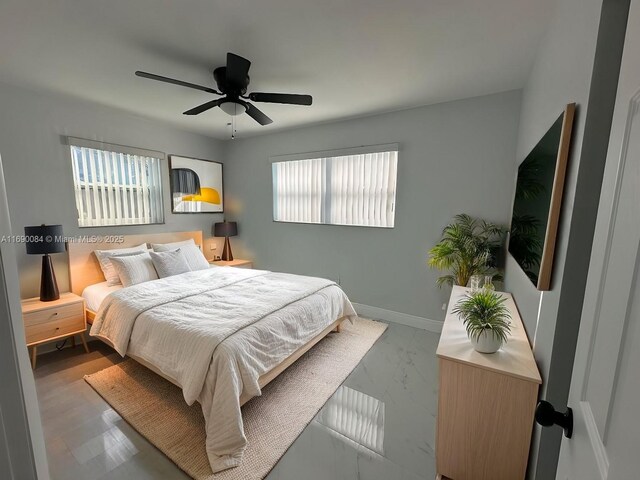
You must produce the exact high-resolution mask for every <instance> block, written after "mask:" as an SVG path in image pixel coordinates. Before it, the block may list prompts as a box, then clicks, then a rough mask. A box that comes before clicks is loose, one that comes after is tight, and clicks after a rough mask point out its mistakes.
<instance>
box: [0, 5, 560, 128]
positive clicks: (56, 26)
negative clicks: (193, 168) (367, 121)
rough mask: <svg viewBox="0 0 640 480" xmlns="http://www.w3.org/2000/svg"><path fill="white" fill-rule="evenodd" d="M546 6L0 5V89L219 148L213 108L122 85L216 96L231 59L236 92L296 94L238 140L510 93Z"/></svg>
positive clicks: (192, 98)
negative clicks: (146, 123)
mask: <svg viewBox="0 0 640 480" xmlns="http://www.w3.org/2000/svg"><path fill="white" fill-rule="evenodd" d="M554 3H555V0H482V1H479V0H395V1H392V0H254V1H249V0H173V1H169V0H165V1H162V2H161V1H158V0H53V1H52V0H2V2H0V81H2V82H6V83H12V84H21V85H24V86H26V87H29V88H35V89H44V90H49V91H55V92H59V93H64V94H69V95H73V96H76V97H81V98H84V99H89V100H92V101H95V102H98V103H101V104H104V105H110V106H113V107H117V108H122V109H126V110H128V111H131V112H135V113H137V114H141V115H144V116H147V117H151V118H155V119H160V120H163V121H167V122H171V123H172V124H174V125H176V126H178V127H180V128H183V129H188V130H192V131H195V132H199V133H203V134H206V135H210V136H214V137H217V138H228V137H229V134H230V130H229V127H227V126H226V125H227V122H228V121H229V119H230V117H228V116H227V115H226V114H225V113H223V112H222V111H221V110H220V109H218V108H216V109H213V110H211V111H209V112H206V113H203V114H201V115H199V116H197V117H187V116H184V115H182V112H183V111H185V110H187V109H189V108H191V107H194V106H196V105H199V104H200V103H204V102H206V101H209V100H212V99H213V98H216V97H214V96H212V95H210V94H207V93H205V92H200V91H197V90H190V89H187V88H183V87H179V86H175V85H168V84H163V83H159V82H153V81H151V80H145V79H142V78H138V77H136V76H134V71H135V70H145V71H148V72H152V73H157V74H160V75H164V76H168V77H173V78H178V79H181V80H185V81H188V82H192V83H198V84H201V85H207V86H211V87H215V84H214V82H213V77H212V75H211V71H212V70H213V68H214V67H217V66H220V65H224V64H225V61H226V52H227V51H231V52H234V53H236V54H238V55H241V56H244V57H246V58H248V59H249V60H251V61H252V66H251V71H250V76H251V85H250V88H249V91H263V92H285V93H307V94H311V95H313V98H314V104H313V106H311V107H303V106H283V105H274V104H259V105H258V106H259V107H260V108H261V109H262V110H263V111H264V112H265V113H266V114H267V115H269V116H270V117H271V118H272V119H273V120H274V123H273V124H271V125H269V126H266V127H261V126H259V125H258V124H256V123H255V122H254V121H253V120H252V119H251V118H249V117H247V116H246V115H242V116H241V117H238V121H237V128H238V137H243V136H249V135H253V134H257V133H266V132H269V131H275V130H277V129H282V128H292V127H296V126H301V125H305V124H311V123H319V122H326V121H332V120H337V119H342V118H348V117H356V116H362V115H369V114H373V113H378V112H384V111H391V110H399V109H404V108H410V107H415V106H419V105H426V104H432V103H437V102H442V101H447V100H453V99H460V98H466V97H472V96H476V95H482V94H488V93H494V92H499V91H505V90H510V89H516V88H520V87H522V86H523V84H524V82H525V79H526V76H527V74H528V72H529V70H530V68H531V65H532V62H533V59H534V56H535V51H536V47H537V44H538V41H539V39H540V38H541V36H542V35H543V33H544V31H545V28H546V23H547V17H548V15H549V11H550V10H551V7H552V5H553V4H554Z"/></svg>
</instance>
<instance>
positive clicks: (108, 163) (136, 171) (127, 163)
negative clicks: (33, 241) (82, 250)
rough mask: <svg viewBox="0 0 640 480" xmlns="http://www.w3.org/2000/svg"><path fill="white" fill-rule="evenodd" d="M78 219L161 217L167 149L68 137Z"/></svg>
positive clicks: (85, 222)
mask: <svg viewBox="0 0 640 480" xmlns="http://www.w3.org/2000/svg"><path fill="white" fill-rule="evenodd" d="M69 145H70V149H71V165H72V170H73V184H74V188H75V198H76V208H77V210H78V225H79V226H80V227H97V226H102V225H140V224H150V223H162V222H163V221H164V214H163V209H162V176H161V171H160V161H161V159H162V158H164V154H162V153H159V152H152V151H148V150H140V149H135V148H129V147H122V146H119V145H109V144H105V143H101V142H92V141H89V140H82V139H78V138H69Z"/></svg>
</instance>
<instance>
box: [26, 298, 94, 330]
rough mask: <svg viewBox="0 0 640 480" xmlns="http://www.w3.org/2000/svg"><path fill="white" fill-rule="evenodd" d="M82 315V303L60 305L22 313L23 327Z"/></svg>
mask: <svg viewBox="0 0 640 480" xmlns="http://www.w3.org/2000/svg"><path fill="white" fill-rule="evenodd" d="M83 315H84V304H83V303H82V302H76V303H71V304H69V305H60V306H57V307H54V308H46V309H43V310H37V311H34V312H29V313H23V314H22V318H23V320H24V326H25V327H30V326H32V325H39V324H41V323H47V322H52V321H57V320H63V319H66V318H70V317H82V316H83Z"/></svg>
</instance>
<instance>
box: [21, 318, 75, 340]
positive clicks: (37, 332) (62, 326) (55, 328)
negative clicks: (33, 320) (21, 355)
mask: <svg viewBox="0 0 640 480" xmlns="http://www.w3.org/2000/svg"><path fill="white" fill-rule="evenodd" d="M54 318H55V317H54ZM85 328H86V327H85V323H84V315H83V314H82V312H81V313H80V315H76V316H67V317H64V318H60V319H56V320H51V321H48V322H47V321H44V322H41V323H37V324H35V325H28V326H27V325H25V328H24V332H25V336H26V337H27V345H30V344H32V343H37V342H41V341H43V340H48V339H54V338H56V337H60V336H63V335H69V334H71V333H74V332H84V330H85Z"/></svg>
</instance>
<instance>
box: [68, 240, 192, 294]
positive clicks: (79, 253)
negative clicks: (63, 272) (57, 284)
mask: <svg viewBox="0 0 640 480" xmlns="http://www.w3.org/2000/svg"><path fill="white" fill-rule="evenodd" d="M105 236H106V235H105ZM122 238H123V240H124V241H123V242H118V243H113V242H96V243H73V242H70V243H69V244H68V247H67V248H68V250H69V280H70V282H71V291H72V292H73V293H75V294H76V295H82V291H83V290H84V289H85V288H86V287H88V286H89V285H93V284H96V283H100V282H104V275H103V274H102V270H100V264H99V263H98V259H97V258H96V256H95V255H94V253H93V251H94V250H110V249H113V248H127V247H135V246H137V245H140V244H141V243H145V242H146V243H147V244H150V243H171V242H180V241H183V240H189V239H190V238H193V240H194V241H195V242H196V245H199V246H200V248H202V232H201V231H199V230H198V231H195V232H170V233H142V234H139V235H123V237H122Z"/></svg>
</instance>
